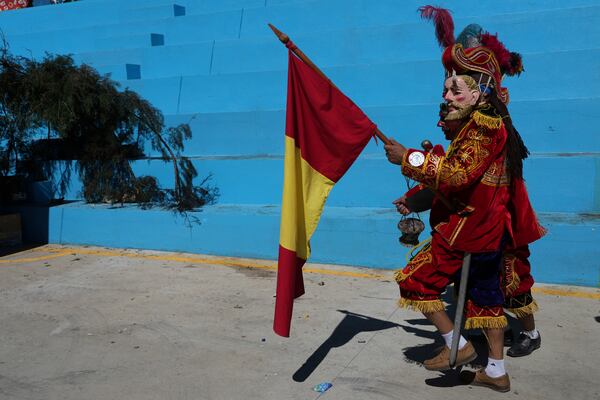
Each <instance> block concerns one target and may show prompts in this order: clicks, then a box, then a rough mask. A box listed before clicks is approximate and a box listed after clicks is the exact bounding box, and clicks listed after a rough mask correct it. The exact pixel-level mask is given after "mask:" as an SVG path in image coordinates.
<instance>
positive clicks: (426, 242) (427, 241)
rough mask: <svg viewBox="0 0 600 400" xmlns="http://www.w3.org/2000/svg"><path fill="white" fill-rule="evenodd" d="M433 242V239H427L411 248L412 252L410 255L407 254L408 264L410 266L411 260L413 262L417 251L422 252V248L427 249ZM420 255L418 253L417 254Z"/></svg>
mask: <svg viewBox="0 0 600 400" xmlns="http://www.w3.org/2000/svg"><path fill="white" fill-rule="evenodd" d="M430 242H431V237H428V238H427V239H425V240H423V241H421V242H420V243H418V244H416V245H414V246H413V247H411V249H410V251H409V252H408V253H406V263H407V264H408V263H409V262H410V260H412V259H413V258H415V257H416V254H414V253H415V250H419V251H421V248H422V247H425V245H426V244H428V243H430ZM417 254H418V252H417Z"/></svg>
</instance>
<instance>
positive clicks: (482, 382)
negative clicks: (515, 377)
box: [460, 368, 510, 392]
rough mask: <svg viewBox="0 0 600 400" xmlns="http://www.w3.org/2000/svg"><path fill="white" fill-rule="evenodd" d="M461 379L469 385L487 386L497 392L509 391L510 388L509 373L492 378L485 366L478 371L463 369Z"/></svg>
mask: <svg viewBox="0 0 600 400" xmlns="http://www.w3.org/2000/svg"><path fill="white" fill-rule="evenodd" d="M460 380H461V381H462V382H463V383H466V384H468V385H473V386H482V387H487V388H490V389H492V390H495V391H497V392H508V391H509V390H510V379H509V378H508V374H504V375H502V376H499V377H498V378H492V377H490V376H488V375H487V374H486V373H485V369H483V368H482V369H480V370H479V371H476V372H474V371H462V372H461V373H460Z"/></svg>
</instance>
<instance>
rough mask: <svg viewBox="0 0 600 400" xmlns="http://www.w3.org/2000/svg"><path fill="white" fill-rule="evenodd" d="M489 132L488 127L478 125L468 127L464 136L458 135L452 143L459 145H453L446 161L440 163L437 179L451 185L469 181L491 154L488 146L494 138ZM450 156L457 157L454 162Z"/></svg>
mask: <svg viewBox="0 0 600 400" xmlns="http://www.w3.org/2000/svg"><path fill="white" fill-rule="evenodd" d="M461 133H462V132H461ZM487 133H488V130H487V129H485V128H482V127H478V128H471V129H468V130H467V131H466V133H465V135H464V138H462V137H457V140H454V141H453V143H452V144H453V145H454V144H456V145H457V146H456V147H455V146H451V147H452V148H451V149H449V151H448V157H447V158H446V159H445V161H446V162H444V163H439V165H440V168H439V169H438V174H439V176H438V177H437V179H436V180H437V181H438V182H442V183H445V184H446V185H449V186H463V185H465V184H466V183H468V181H469V176H470V175H471V174H472V173H473V172H474V171H476V170H478V169H479V168H481V166H482V165H483V164H484V163H485V161H486V159H487V158H488V157H489V156H490V151H489V150H488V149H487V147H486V146H489V145H491V144H492V138H491V137H489V136H488V135H487ZM459 136H462V135H460V134H459ZM455 149H456V150H455ZM450 157H453V158H455V160H452V161H454V162H452V161H451V159H449V158H450Z"/></svg>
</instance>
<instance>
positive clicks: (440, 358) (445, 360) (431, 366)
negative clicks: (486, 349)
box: [423, 342, 477, 371]
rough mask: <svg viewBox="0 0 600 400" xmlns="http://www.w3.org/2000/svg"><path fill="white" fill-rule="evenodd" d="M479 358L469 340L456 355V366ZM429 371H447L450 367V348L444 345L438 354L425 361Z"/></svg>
mask: <svg viewBox="0 0 600 400" xmlns="http://www.w3.org/2000/svg"><path fill="white" fill-rule="evenodd" d="M476 358H477V353H476V352H475V348H474V347H473V345H472V344H471V342H467V344H465V345H464V346H463V348H462V349H459V350H458V354H457V355H456V367H458V366H461V365H465V364H467V363H470V362H471V361H473V360H474V359H476ZM423 366H424V367H425V369H428V370H429V371H446V370H448V369H450V349H449V348H448V346H444V347H443V348H442V350H441V351H440V352H439V353H438V355H437V356H435V357H433V358H430V359H429V360H425V361H424V362H423Z"/></svg>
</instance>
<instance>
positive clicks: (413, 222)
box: [398, 140, 433, 247]
mask: <svg viewBox="0 0 600 400" xmlns="http://www.w3.org/2000/svg"><path fill="white" fill-rule="evenodd" d="M421 146H422V147H423V149H424V150H425V151H427V152H429V151H431V149H432V148H433V145H432V144H431V142H430V141H429V140H423V142H421ZM410 182H411V181H410V179H408V178H406V186H407V187H408V189H409V190H410V189H411V183H410ZM432 201H433V192H432V191H431V190H429V189H422V190H420V191H419V192H417V194H416V195H413V196H412V197H410V198H409V199H407V205H408V208H409V209H410V211H411V212H414V213H416V214H417V218H413V217H409V218H407V217H406V216H404V215H403V216H402V218H401V219H400V222H398V229H399V230H400V232H402V235H401V236H400V238H399V239H398V240H399V242H400V244H401V245H403V246H406V247H414V246H416V245H418V244H419V243H420V242H419V235H420V234H421V232H423V231H424V230H425V223H423V221H421V218H420V217H419V212H421V211H425V210H428V209H430V208H431V203H432Z"/></svg>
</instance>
